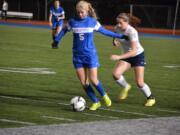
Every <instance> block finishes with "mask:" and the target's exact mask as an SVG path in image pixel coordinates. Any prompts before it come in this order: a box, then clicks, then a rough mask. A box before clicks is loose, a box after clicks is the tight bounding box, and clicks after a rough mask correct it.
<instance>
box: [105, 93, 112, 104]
mask: <svg viewBox="0 0 180 135" xmlns="http://www.w3.org/2000/svg"><path fill="white" fill-rule="evenodd" d="M103 100H104V102H105V104H106V106H107V107H110V106H111V104H112V103H111V99H110V98H109V96H108V95H107V94H105V95H104V96H103Z"/></svg>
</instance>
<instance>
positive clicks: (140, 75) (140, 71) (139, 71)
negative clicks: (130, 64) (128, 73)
mask: <svg viewBox="0 0 180 135" xmlns="http://www.w3.org/2000/svg"><path fill="white" fill-rule="evenodd" d="M134 71H135V80H136V84H137V86H138V87H139V89H140V90H141V91H142V92H143V94H144V95H145V96H146V97H147V101H146V103H145V106H153V105H154V104H155V98H154V96H153V95H152V92H151V89H150V88H149V86H148V85H147V84H146V83H144V66H137V67H134Z"/></svg>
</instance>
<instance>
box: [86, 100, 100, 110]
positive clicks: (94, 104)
mask: <svg viewBox="0 0 180 135" xmlns="http://www.w3.org/2000/svg"><path fill="white" fill-rule="evenodd" d="M99 107H101V102H97V103H93V104H92V106H91V107H90V108H89V110H91V111H95V110H97V109H98V108H99Z"/></svg>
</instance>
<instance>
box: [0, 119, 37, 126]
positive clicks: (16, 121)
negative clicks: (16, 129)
mask: <svg viewBox="0 0 180 135" xmlns="http://www.w3.org/2000/svg"><path fill="white" fill-rule="evenodd" d="M0 121H2V122H9V123H18V124H24V125H36V124H35V123H31V122H24V121H18V120H9V119H0Z"/></svg>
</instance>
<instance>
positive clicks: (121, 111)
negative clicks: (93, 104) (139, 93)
mask: <svg viewBox="0 0 180 135" xmlns="http://www.w3.org/2000/svg"><path fill="white" fill-rule="evenodd" d="M100 110H105V111H111V112H117V113H127V114H133V115H141V116H146V117H157V116H156V115H149V114H145V113H138V112H129V111H123V110H115V109H106V108H100Z"/></svg>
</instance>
